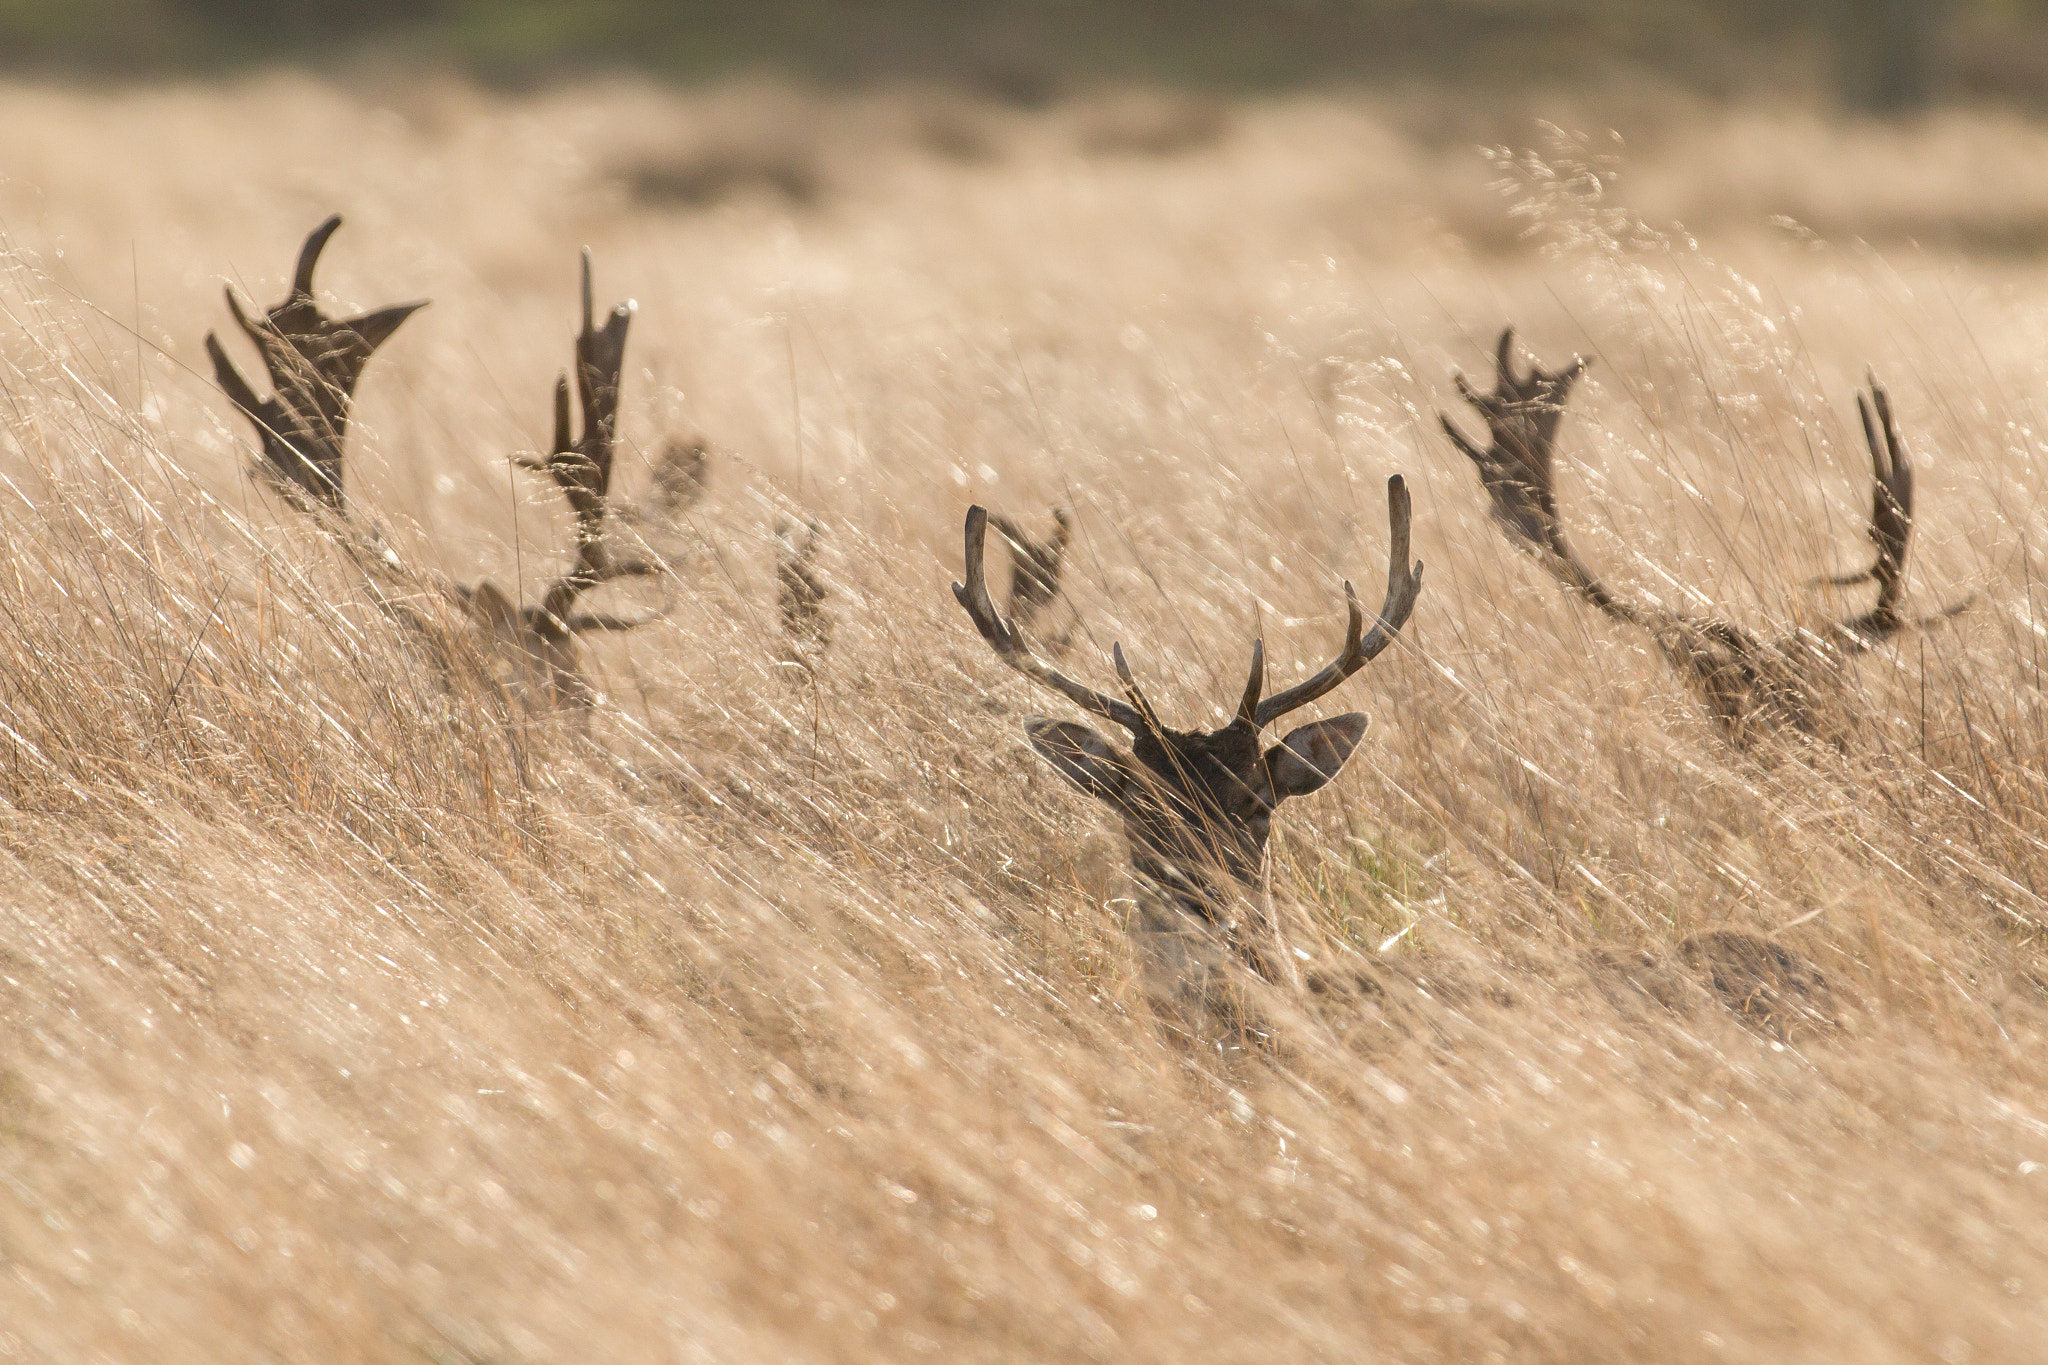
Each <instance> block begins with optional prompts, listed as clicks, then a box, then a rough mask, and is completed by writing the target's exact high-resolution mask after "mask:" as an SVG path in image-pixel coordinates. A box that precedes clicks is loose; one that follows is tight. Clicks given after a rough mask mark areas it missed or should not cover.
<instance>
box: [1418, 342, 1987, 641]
mask: <svg viewBox="0 0 2048 1365" xmlns="http://www.w3.org/2000/svg"><path fill="white" fill-rule="evenodd" d="M1514 344H1515V331H1514V328H1512V327H1509V328H1507V329H1505V330H1504V331H1502V332H1501V334H1500V341H1499V343H1498V345H1497V346H1496V348H1495V356H1494V367H1495V379H1494V386H1493V389H1492V391H1490V392H1481V391H1479V390H1476V389H1474V388H1473V387H1472V385H1471V384H1469V383H1468V382H1467V381H1466V379H1465V376H1464V375H1462V374H1460V375H1455V376H1453V378H1454V380H1455V382H1456V383H1457V386H1458V392H1459V393H1460V394H1461V395H1463V396H1464V398H1465V401H1466V402H1468V403H1470V404H1471V405H1472V406H1473V407H1474V408H1476V409H1478V411H1479V415H1480V416H1481V417H1482V418H1484V419H1485V421H1486V427H1487V434H1488V437H1489V441H1488V444H1487V445H1486V446H1485V447H1484V448H1481V447H1480V446H1479V445H1477V444H1476V443H1474V442H1473V441H1471V440H1470V439H1468V438H1467V437H1466V436H1465V434H1464V433H1463V432H1462V431H1460V430H1459V429H1458V427H1457V424H1456V423H1454V422H1452V421H1451V419H1450V418H1449V417H1448V416H1445V415H1444V414H1441V413H1439V414H1438V419H1439V420H1440V421H1441V422H1442V423H1443V428H1444V431H1445V433H1446V434H1448V435H1449V436H1450V438H1451V441H1452V442H1453V444H1455V445H1456V446H1457V447H1458V449H1459V450H1461V451H1463V452H1464V453H1465V455H1466V456H1467V457H1468V458H1469V459H1470V460H1471V461H1472V463H1473V464H1474V465H1475V466H1476V467H1477V468H1478V470H1479V478H1480V482H1481V484H1482V485H1483V486H1484V488H1485V490H1486V493H1487V496H1488V499H1489V500H1490V502H1491V503H1492V515H1493V519H1494V521H1495V522H1496V523H1498V524H1499V525H1500V527H1501V528H1502V530H1503V531H1504V532H1505V533H1506V534H1507V536H1508V537H1509V539H1510V540H1511V541H1513V542H1515V543H1516V544H1518V545H1521V546H1523V547H1524V548H1527V549H1531V550H1534V551H1536V552H1537V554H1538V556H1539V557H1540V558H1541V559H1542V561H1543V563H1544V566H1545V567H1546V568H1547V569H1549V570H1550V572H1551V573H1552V574H1553V575H1554V576H1556V577H1557V578H1558V579H1559V580H1560V581H1562V582H1563V583H1564V584H1565V585H1566V586H1568V587H1570V588H1572V589H1573V590H1574V591H1576V592H1577V593H1578V594H1579V595H1580V596H1582V597H1584V598H1585V599H1586V600H1587V601H1589V602H1591V603H1592V604H1593V605H1594V606H1596V607H1598V608H1600V609H1601V610H1602V611H1604V612H1606V613H1607V614H1608V615H1609V616H1612V617H1614V618H1616V619H1617V620H1621V621H1625V622H1627V623H1629V624H1632V625H1640V626H1648V627H1651V628H1656V627H1658V626H1660V625H1665V624H1668V623H1669V620H1670V619H1671V618H1670V617H1669V614H1668V613H1664V612H1662V611H1660V610H1659V609H1656V608H1651V607H1645V606H1642V605H1638V604H1636V603H1633V602H1630V601H1628V600H1626V599H1624V598H1622V597H1620V596H1618V595H1617V594H1616V593H1614V592H1613V591H1612V590H1610V589H1609V588H1608V587H1607V585H1606V584H1605V583H1603V582H1602V581H1601V580H1600V578H1599V577H1598V576H1597V575H1595V574H1594V573H1593V571H1592V570H1591V569H1590V568H1588V567H1587V565H1586V563H1585V561H1584V560H1582V559H1580V558H1579V556H1578V554H1577V553H1576V552H1575V551H1574V550H1573V549H1572V547H1571V544H1570V542H1569V541H1567V540H1566V538H1565V534H1564V528H1563V525H1562V523H1561V521H1560V519H1559V516H1558V508H1557V482H1556V461H1555V452H1556V443H1557V432H1558V427H1559V425H1560V424H1561V423H1562V422H1563V420H1564V413H1565V401H1566V399H1567V398H1568V397H1569V395H1570V393H1571V389H1572V385H1573V384H1574V383H1576V382H1577V380H1578V379H1579V377H1580V376H1581V375H1582V374H1584V373H1585V372H1586V369H1587V367H1588V366H1589V365H1590V364H1591V363H1592V362H1591V361H1589V360H1587V359H1585V358H1584V357H1574V358H1573V359H1572V361H1571V363H1570V364H1568V365H1566V366H1564V367H1563V368H1562V369H1558V370H1548V369H1545V368H1544V367H1543V366H1542V365H1540V364H1537V363H1535V362H1534V361H1532V362H1531V363H1530V367H1529V373H1528V374H1527V375H1526V376H1523V375H1518V374H1517V373H1516V372H1515V363H1514ZM1869 382H1870V394H1869V396H1868V397H1867V398H1866V397H1865V396H1864V395H1863V394H1861V393H1859V394H1857V395H1856V407H1857V411H1858V414H1859V415H1860V416H1861V418H1862V422H1863V439H1864V443H1865V445H1866V446H1867V447H1868V448H1869V450H1870V463H1871V476H1872V477H1871V509H1870V521H1869V525H1868V528H1867V534H1868V535H1869V538H1870V541H1871V544H1872V546H1873V547H1874V548H1875V550H1876V552H1877V557H1876V561H1875V562H1874V563H1873V564H1872V565H1871V566H1870V567H1869V568H1867V569H1863V570H1860V571H1858V572H1856V573H1852V574H1843V575H1839V576H1835V577H1830V578H1825V579H1821V580H1818V581H1819V582H1824V583H1829V584H1834V585H1838V586H1850V585H1854V584H1858V583H1865V582H1871V581H1875V582H1876V584H1877V602H1876V605H1875V606H1873V607H1872V608H1871V609H1870V610H1869V611H1867V612H1865V613H1863V614H1862V615H1860V616H1856V617H1853V618H1851V619H1849V620H1847V621H1842V622H1838V623H1836V624H1835V626H1834V628H1833V634H1834V639H1833V643H1834V644H1835V645H1836V646H1837V647H1839V648H1841V649H1843V650H1845V651H1847V652H1850V653H1855V652H1860V651H1861V650H1864V649H1869V648H1871V647H1873V646H1875V645H1877V644H1879V643H1882V642H1883V641H1884V640H1886V639H1888V638H1890V637H1891V636H1893V635H1896V634H1898V633H1899V632H1900V631H1902V630H1904V629H1906V628H1907V627H1908V626H1909V625H1915V624H1925V623H1927V622H1931V621H1936V620H1942V619H1946V618H1947V617H1949V616H1953V615H1955V614H1956V613H1957V612H1959V611H1961V610H1963V608H1964V607H1965V606H1967V605H1968V603H1967V602H1965V603H1961V604H1958V605H1956V606H1953V607H1950V608H1948V609H1946V610H1945V611H1943V612H1941V613H1939V614H1937V615H1936V616H1933V617H1926V618H1921V619H1920V620H1918V621H1909V620H1908V619H1907V618H1906V616H1905V615H1904V614H1903V613H1902V612H1901V611H1900V603H1901V601H1902V600H1903V598H1904V596H1905V576H1906V552H1907V549H1908V547H1909V545H1910V542H1911V538H1912V533H1913V464H1912V460H1911V459H1910V458H1909V456H1908V455H1907V452H1906V445H1905V442H1904V441H1903V440H1902V439H1901V438H1900V436H1899V428H1898V423H1897V422H1896V421H1895V420H1894V418H1893V416H1892V405H1891V397H1890V395H1889V394H1887V393H1886V392H1885V390H1884V387H1883V386H1882V385H1880V384H1879V383H1878V382H1877V379H1876V376H1874V375H1872V376H1870V378H1869ZM1730 629H1732V628H1730Z"/></svg>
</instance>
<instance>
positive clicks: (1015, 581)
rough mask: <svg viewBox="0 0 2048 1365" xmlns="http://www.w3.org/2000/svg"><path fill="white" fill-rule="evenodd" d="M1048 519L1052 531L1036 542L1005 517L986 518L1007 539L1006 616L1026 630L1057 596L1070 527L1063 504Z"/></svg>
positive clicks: (1071, 522)
mask: <svg viewBox="0 0 2048 1365" xmlns="http://www.w3.org/2000/svg"><path fill="white" fill-rule="evenodd" d="M1052 519H1053V532H1052V534H1051V535H1050V536H1048V537H1047V538H1046V539H1045V541H1044V542H1043V543H1040V542H1038V541H1035V540H1033V539H1032V538H1031V537H1030V536H1029V535H1027V534H1025V532H1024V530H1023V529H1022V528H1021V527H1019V526H1018V525H1017V523H1015V522H1013V521H1011V520H1010V519H1009V518H1008V517H1003V516H993V517H990V518H989V524H990V525H991V526H993V527H995V528H996V532H997V534H999V535H1001V536H1002V538H1003V539H1004V540H1007V541H1008V542H1010V601H1009V607H1010V619H1011V620H1012V621H1014V622H1015V623H1016V624H1017V626H1018V628H1019V629H1022V630H1029V629H1030V628H1031V623H1032V622H1033V621H1035V620H1037V618H1038V614H1039V613H1040V612H1042V611H1044V610H1045V609H1046V608H1047V607H1049V606H1051V605H1052V603H1053V599H1054V598H1056V597H1058V596H1059V595H1060V569H1061V567H1062V566H1063V561H1064V560H1065V558H1066V553H1067V541H1068V539H1069V538H1070V537H1071V536H1072V534H1073V529H1074V526H1073V521H1072V519H1071V517H1070V516H1069V514H1068V512H1067V509H1066V508H1064V507H1055V508H1054V509H1053V511H1052Z"/></svg>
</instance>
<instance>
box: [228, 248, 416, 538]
mask: <svg viewBox="0 0 2048 1365" xmlns="http://www.w3.org/2000/svg"><path fill="white" fill-rule="evenodd" d="M340 226H341V215H340V214H338V213H337V214H335V215H334V216H333V217H331V218H329V219H328V220H327V221H326V222H324V223H322V224H321V225H320V226H319V227H317V228H314V229H313V232H312V235H310V236H309V237H307V238H306V243H305V245H304V246H302V247H301V248H299V263H298V266H297V268H296V269H294V270H293V271H292V288H291V292H290V293H289V294H287V295H285V299H284V302H283V303H280V304H278V305H277V306H276V307H275V308H272V309H271V310H270V311H269V312H267V313H265V314H264V315H263V316H262V317H261V318H260V319H252V318H251V317H250V316H249V314H248V313H247V312H246V311H244V310H243V308H242V302H241V300H240V299H239V298H238V297H236V295H235V291H234V287H233V286H232V285H230V286H228V288H227V289H226V290H225V293H226V294H227V300H228V311H229V312H231V313H233V314H234V317H235V322H236V324H237V325H238V326H239V327H241V329H242V331H243V332H244V333H245V334H246V335H247V336H248V338H249V340H250V341H252V342H254V343H255V345H256V351H257V354H258V355H260V356H261V357H262V359H263V368H264V369H265V370H266V371H268V372H269V374H270V387H271V391H272V392H271V396H270V397H269V398H258V397H257V396H256V392H255V390H254V389H252V388H250V387H249V383H248V381H247V380H245V379H243V378H242V374H241V371H239V370H237V369H236V368H235V364H234V362H233V361H232V360H230V359H228V354H227V351H226V350H225V349H224V348H223V347H222V346H221V344H220V338H219V337H217V336H216V335H214V334H213V333H212V332H208V333H207V334H206V353H207V354H208V355H209V356H211V357H212V358H213V373H214V377H215V379H216V380H217V381H218V382H219V384H220V387H221V391H222V392H223V393H225V394H227V396H228V397H229V398H230V399H231V400H233V402H234V404H235V406H236V407H238V408H240V409H241V410H242V414H243V415H244V416H246V417H247V418H248V419H249V420H250V421H251V422H252V423H254V424H255V426H256V436H257V439H258V440H259V441H260V442H261V443H262V447H263V461H264V462H263V464H262V465H261V466H260V468H261V469H262V470H263V471H264V472H265V474H266V475H267V476H268V477H269V478H270V479H271V481H272V482H273V483H274V484H276V486H277V487H278V488H279V489H281V490H283V491H284V492H285V493H286V494H287V495H288V496H290V497H291V498H292V499H293V501H295V502H297V503H298V504H299V505H301V506H305V507H311V506H320V507H325V508H326V509H327V510H328V511H330V512H333V513H335V514H336V515H340V514H342V513H344V512H346V510H347V502H346V498H345V497H344V494H343V491H342V445H343V441H344V439H345V438H346V436H347V433H348V415H349V407H350V405H351V404H352V402H353V401H354V398H355V392H356V381H357V380H359V379H361V378H362V374H363V367H364V366H365V365H367V364H368V363H369V361H370V356H371V355H372V354H373V353H374V352H375V351H376V349H377V348H378V347H379V346H382V345H383V344H384V343H385V342H386V341H389V340H390V339H391V334H392V333H393V332H396V331H397V330H398V328H399V324H401V323H403V322H404V321H405V320H406V319H407V318H409V317H411V316H412V315H413V314H414V313H416V312H418V311H419V310H420V309H422V308H424V307H426V306H427V301H426V300H425V299H421V300H419V301H418V302H416V303H401V304H396V305H394V306H392V307H390V308H380V309H377V310H376V311H375V312H371V313H359V314H357V315H356V316H354V317H348V318H330V317H328V316H327V315H326V314H325V313H323V312H321V311H320V305H319V304H317V303H315V302H314V301H313V267H314V266H316V265H317V264H319V261H320V253H321V251H322V250H323V249H324V248H325V247H326V246H327V240H328V238H330V237H332V236H333V235H334V234H335V231H336V230H337V229H338V228H340Z"/></svg>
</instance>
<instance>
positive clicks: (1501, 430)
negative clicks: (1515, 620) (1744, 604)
mask: <svg viewBox="0 0 2048 1365" xmlns="http://www.w3.org/2000/svg"><path fill="white" fill-rule="evenodd" d="M1514 346H1515V329H1514V328H1513V327H1508V328H1504V329H1503V330H1502V331H1501V334H1500V341H1499V342H1498V343H1497V344H1496V346H1495V348H1494V370H1495V379H1494V385H1493V392H1491V393H1480V392H1478V391H1477V390H1475V389H1474V388H1473V387H1472V386H1471V384H1469V383H1467V382H1466V380H1465V376H1464V375H1462V374H1454V375H1452V376H1451V378H1452V380H1453V382H1455V383H1456V384H1457V386H1458V392H1459V393H1460V394H1462V395H1463V396H1464V399H1465V401H1466V402H1468V403H1470V404H1471V405H1472V406H1473V407H1475V408H1477V409H1478V410H1479V415H1480V416H1481V417H1483V418H1485V419H1486V429H1487V435H1488V438H1489V439H1488V444H1487V446H1486V448H1485V449H1484V450H1481V449H1480V448H1479V447H1478V446H1477V445H1475V444H1473V442H1472V441H1470V440H1469V439H1467V438H1466V436H1465V433H1464V432H1462V431H1460V430H1458V427H1457V424H1456V423H1454V422H1452V421H1451V419H1450V418H1449V417H1448V416H1446V415H1445V414H1443V413H1441V412H1440V413H1438V414H1437V420H1438V421H1440V422H1442V423H1443V426H1444V432H1445V434H1447V435H1448V436H1449V437H1450V438H1451V441H1452V443H1453V444H1454V445H1456V446H1457V447H1458V449H1460V450H1462V451H1464V452H1465V455H1466V457H1467V458H1468V459H1470V460H1471V461H1472V463H1473V464H1475V465H1477V466H1478V468H1479V481H1480V483H1481V484H1483V485H1484V486H1485V488H1486V494H1487V497H1488V499H1489V500H1490V501H1491V502H1492V504H1493V507H1492V512H1493V519H1494V521H1495V522H1497V523H1498V524H1499V525H1500V527H1501V529H1502V530H1503V531H1505V532H1506V533H1507V536H1508V539H1509V540H1510V541H1513V542H1514V543H1516V544H1518V545H1520V546H1522V547H1523V548H1524V549H1529V550H1534V551H1535V552H1536V554H1537V556H1538V557H1539V558H1540V559H1541V560H1542V562H1543V566H1544V568H1545V569H1547V570H1549V572H1550V573H1551V575H1552V576H1553V577H1555V578H1556V579H1558V581H1560V582H1562V583H1563V584H1564V585H1565V586H1566V587H1568V588H1570V589H1572V590H1573V591H1574V592H1576V593H1578V594H1579V595H1580V596H1581V597H1583V598H1585V599H1586V600H1587V601H1588V602H1591V603H1592V604H1593V605H1594V606H1596V607H1598V608H1599V609H1600V610H1601V611H1603V612H1606V613H1607V614H1608V615H1609V616H1612V617H1614V618H1615V619H1616V620H1620V621H1625V622H1627V623H1629V624H1630V625H1640V626H1654V625H1655V624H1656V621H1655V617H1656V613H1654V612H1652V611H1649V610H1647V609H1645V608H1642V607H1638V606H1635V605H1634V604H1632V603H1629V602H1626V601H1623V600H1622V599H1621V598H1619V597H1617V596H1615V594H1614V593H1613V592H1612V591H1611V590H1610V589H1609V588H1608V587H1607V585H1606V584H1605V583H1602V582H1601V581H1600V579H1599V578H1598V577H1597V576H1596V575H1595V574H1594V573H1593V571H1592V570H1591V569H1590V568H1588V567H1587V566H1586V563H1585V561H1584V560H1582V559H1580V558H1579V557H1578V555H1577V553H1575V552H1574V551H1573V550H1572V548H1571V543H1570V542H1569V541H1567V540H1566V539H1565V535H1564V527H1563V525H1562V523H1561V522H1560V520H1559V518H1558V513H1557V477H1556V458H1555V456H1556V450H1557V432H1558V428H1559V427H1560V426H1561V425H1563V423H1564V413H1565V399H1566V398H1567V397H1569V396H1570V394H1571V390H1572V385H1573V384H1575V383H1577V382H1578V379H1579V376H1580V375H1582V374H1584V373H1585V372H1586V369H1587V367H1588V366H1590V365H1591V364H1592V363H1593V362H1592V361H1591V360H1589V359H1587V358H1586V357H1584V356H1574V357H1572V361H1571V363H1570V364H1569V365H1566V366H1565V367H1564V368H1563V369H1561V370H1546V369H1544V368H1543V366H1542V365H1540V364H1538V363H1537V362H1536V361H1535V360H1534V359H1531V361H1530V362H1529V376H1528V378H1526V379H1520V378H1517V377H1516V375H1515V367H1514Z"/></svg>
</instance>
